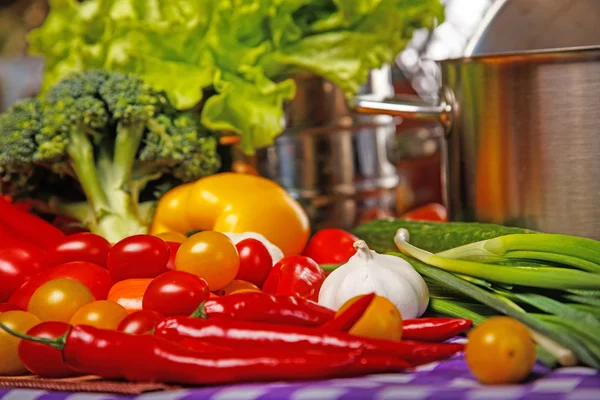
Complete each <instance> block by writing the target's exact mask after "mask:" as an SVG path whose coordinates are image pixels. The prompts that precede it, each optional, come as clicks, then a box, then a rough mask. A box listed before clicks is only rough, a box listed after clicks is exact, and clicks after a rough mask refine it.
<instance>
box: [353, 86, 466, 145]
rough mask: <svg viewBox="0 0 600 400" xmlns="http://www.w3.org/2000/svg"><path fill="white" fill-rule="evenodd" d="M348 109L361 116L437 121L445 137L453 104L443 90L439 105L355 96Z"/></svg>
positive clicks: (452, 113)
mask: <svg viewBox="0 0 600 400" xmlns="http://www.w3.org/2000/svg"><path fill="white" fill-rule="evenodd" d="M350 107H351V108H352V109H354V111H357V112H359V113H363V114H385V115H392V116H396V117H403V118H407V119H419V120H429V121H439V122H440V123H441V124H442V125H443V126H444V130H445V133H446V135H447V134H449V133H450V131H451V129H452V121H453V117H454V109H455V102H454V94H453V93H452V91H451V90H450V89H447V88H444V89H442V91H441V96H440V102H439V104H427V103H424V102H415V101H414V100H412V98H410V97H408V96H407V97H393V98H384V99H374V98H372V97H369V96H357V97H356V98H354V99H353V101H352V102H351V104H350Z"/></svg>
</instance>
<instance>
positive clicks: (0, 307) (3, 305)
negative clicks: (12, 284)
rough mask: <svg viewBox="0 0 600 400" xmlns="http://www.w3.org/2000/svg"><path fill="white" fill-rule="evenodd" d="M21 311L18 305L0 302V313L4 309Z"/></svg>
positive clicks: (4, 310)
mask: <svg viewBox="0 0 600 400" xmlns="http://www.w3.org/2000/svg"><path fill="white" fill-rule="evenodd" d="M15 310H17V311H23V310H22V309H21V308H19V306H17V305H15V304H11V303H0V314H2V313H3V312H6V311H15Z"/></svg>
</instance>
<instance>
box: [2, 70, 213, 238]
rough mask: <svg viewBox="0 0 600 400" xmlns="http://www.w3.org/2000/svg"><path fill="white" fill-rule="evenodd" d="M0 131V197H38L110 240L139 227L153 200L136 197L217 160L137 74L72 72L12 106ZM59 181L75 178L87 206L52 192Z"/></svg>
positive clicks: (200, 131) (200, 135) (196, 131)
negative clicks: (38, 94) (51, 183)
mask: <svg viewBox="0 0 600 400" xmlns="http://www.w3.org/2000/svg"><path fill="white" fill-rule="evenodd" d="M0 134H1V136H0V183H1V186H0V188H1V189H2V192H3V193H5V194H11V195H23V194H26V195H28V196H29V197H32V198H36V199H44V200H47V202H46V205H45V206H46V207H47V208H46V210H44V211H48V210H51V211H53V212H56V213H59V214H63V215H67V216H70V217H73V218H76V219H78V220H79V221H81V222H82V223H83V224H85V225H86V226H87V227H88V228H89V229H90V230H91V231H92V232H96V233H99V234H101V235H103V236H104V237H106V238H107V239H108V240H109V241H112V242H115V241H118V240H120V239H121V238H123V237H126V236H129V235H132V234H136V233H144V232H146V231H147V228H148V224H149V217H150V216H149V210H151V209H152V202H140V193H142V192H143V191H144V189H145V188H146V187H147V186H148V185H149V184H151V183H153V182H160V185H161V186H162V187H163V190H164V184H165V182H170V183H171V184H177V183H185V182H190V181H193V180H196V179H199V178H201V177H204V176H206V175H210V174H213V173H215V172H217V170H218V169H219V168H220V164H221V163H220V159H219V156H218V154H217V139H216V137H214V136H213V135H212V134H211V132H209V131H208V130H206V129H204V128H203V127H202V125H201V124H200V118H199V115H197V114H195V113H192V112H183V111H177V110H176V109H175V108H174V107H173V106H172V105H171V104H170V103H169V102H168V100H167V98H166V96H165V95H164V94H163V93H161V92H157V91H155V90H153V89H152V88H151V87H150V86H148V85H147V84H146V83H144V82H143V81H142V80H140V79H139V78H136V77H133V76H130V75H124V74H120V73H112V72H106V71H87V72H84V73H78V74H75V75H72V76H70V77H69V78H67V79H65V80H63V81H61V82H59V83H58V84H56V85H55V86H54V87H52V88H50V89H49V90H48V91H47V92H46V93H45V94H43V95H40V96H39V97H38V98H33V99H27V100H23V101H20V102H18V103H16V104H14V105H13V106H12V107H10V108H9V109H8V110H7V111H6V112H5V113H4V114H2V115H0ZM40 177H44V179H39V178H40ZM61 179H63V180H65V181H66V180H70V181H72V180H73V179H75V180H76V181H77V182H78V183H79V186H80V189H81V194H82V196H81V197H82V198H84V199H85V200H86V201H85V202H77V203H73V202H72V199H73V194H72V193H60V189H59V188H61V187H62V188H64V187H71V186H70V185H60V184H56V182H60V180H61ZM49 181H51V182H53V186H55V187H56V191H55V192H54V193H52V196H49V195H48V193H47V192H48V185H45V184H43V182H49ZM67 199H68V200H67ZM153 200H155V199H153Z"/></svg>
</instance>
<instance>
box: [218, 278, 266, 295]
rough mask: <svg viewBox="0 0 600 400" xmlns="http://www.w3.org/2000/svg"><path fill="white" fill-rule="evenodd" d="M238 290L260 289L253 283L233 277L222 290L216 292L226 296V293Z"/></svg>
mask: <svg viewBox="0 0 600 400" xmlns="http://www.w3.org/2000/svg"><path fill="white" fill-rule="evenodd" d="M238 292H260V289H259V288H258V286H256V285H255V284H253V283H250V282H247V281H243V280H239V279H235V280H233V281H231V282H230V283H229V285H227V286H225V287H224V288H223V289H222V290H219V291H218V292H217V294H218V295H219V296H227V295H228V294H232V293H238Z"/></svg>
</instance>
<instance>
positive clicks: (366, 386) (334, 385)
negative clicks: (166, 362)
mask: <svg viewBox="0 0 600 400" xmlns="http://www.w3.org/2000/svg"><path fill="white" fill-rule="evenodd" d="M110 399H115V400H132V399H135V400H204V399H206V400H270V399H286V400H287V399H289V400H369V399H373V400H392V399H403V400H404V399H406V400H413V399H414V400H430V399H464V400H467V399H468V400H480V399H481V400H484V399H485V400H487V399H501V400H522V399H543V400H558V399H565V400H588V399H589V400H600V371H597V370H594V369H591V368H584V367H569V368H558V369H554V370H549V369H548V368H546V367H544V366H542V365H539V364H537V365H536V366H535V368H534V370H533V372H532V374H531V376H530V377H529V379H528V380H527V381H526V382H524V383H522V384H519V385H502V386H485V385H481V384H479V383H478V382H477V381H476V380H475V378H474V377H473V376H472V375H471V373H470V372H469V368H468V367H467V364H466V362H465V360H464V357H463V355H462V354H459V355H456V356H455V357H453V358H451V359H449V360H446V361H443V362H439V363H431V364H427V365H423V366H421V367H418V368H417V369H416V370H415V371H414V372H411V373H395V374H378V375H370V376H365V377H360V378H347V379H332V380H325V381H313V382H295V383H285V382H276V383H270V384H243V385H229V386H219V387H209V388H192V389H186V390H177V391H169V392H154V393H146V394H143V395H139V396H115V395H111V394H102V393H67V392H46V391H42V390H30V389H12V390H11V389H0V400H110Z"/></svg>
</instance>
